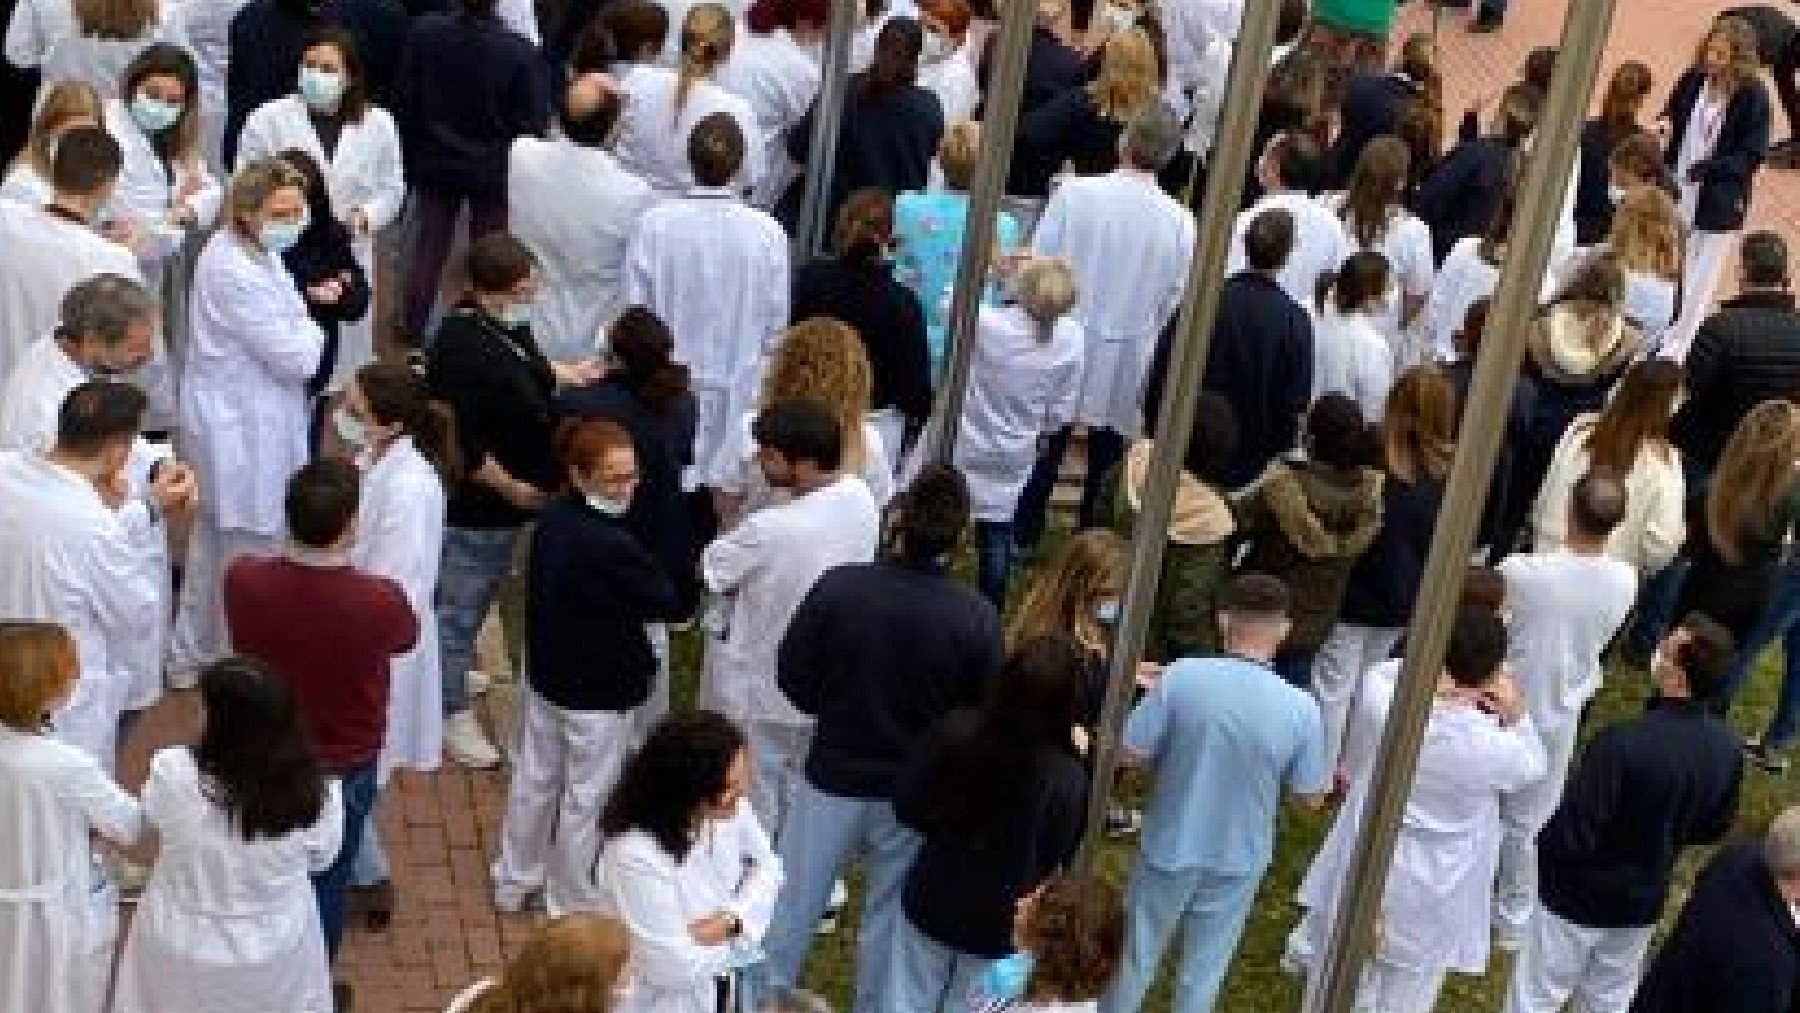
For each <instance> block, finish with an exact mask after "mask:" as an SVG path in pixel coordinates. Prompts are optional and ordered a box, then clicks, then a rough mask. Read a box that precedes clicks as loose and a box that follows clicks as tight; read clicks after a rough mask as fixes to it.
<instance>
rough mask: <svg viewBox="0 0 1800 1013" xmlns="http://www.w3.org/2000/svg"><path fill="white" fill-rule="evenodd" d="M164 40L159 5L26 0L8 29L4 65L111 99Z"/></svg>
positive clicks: (149, 1) (155, 0)
mask: <svg viewBox="0 0 1800 1013" xmlns="http://www.w3.org/2000/svg"><path fill="white" fill-rule="evenodd" d="M166 36H167V29H166V27H165V25H164V23H163V5H162V3H161V0H26V2H24V3H21V4H19V5H18V6H17V7H15V8H13V17H12V21H11V22H9V23H8V24H7V26H6V59H7V62H9V63H11V64H12V65H13V66H15V67H21V68H25V67H35V68H37V70H38V72H39V73H40V74H42V75H43V79H44V80H45V81H64V80H77V81H86V82H87V83H89V84H91V85H93V86H94V87H95V88H98V89H99V90H100V92H101V94H108V95H109V94H112V93H113V92H114V91H117V90H118V87H119V78H120V75H122V74H123V73H124V71H125V67H126V66H127V65H128V64H130V63H131V61H132V60H133V59H135V58H136V57H137V55H138V54H139V53H141V52H143V51H144V50H145V49H146V48H148V47H149V46H151V45H153V44H154V43H157V42H160V41H162V40H163V39H164V38H165V37H166Z"/></svg>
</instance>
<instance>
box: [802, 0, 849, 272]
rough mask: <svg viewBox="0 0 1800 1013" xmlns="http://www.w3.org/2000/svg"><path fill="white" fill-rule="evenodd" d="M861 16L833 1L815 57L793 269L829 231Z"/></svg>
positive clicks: (819, 248)
mask: <svg viewBox="0 0 1800 1013" xmlns="http://www.w3.org/2000/svg"><path fill="white" fill-rule="evenodd" d="M861 13H862V2H861V0H837V2H836V3H834V4H832V5H831V16H830V17H829V18H827V19H826V21H825V45H824V47H823V48H822V49H821V51H820V53H819V72H820V76H819V97H818V100H817V101H816V102H815V103H814V104H813V121H812V139H811V140H810V141H809V142H807V148H806V180H805V183H804V184H803V186H802V188H801V190H800V217H799V220H798V221H796V222H795V223H794V266H796V267H798V266H799V265H801V264H803V263H805V262H806V261H808V260H811V259H813V258H814V257H818V256H822V255H823V254H824V252H825V236H826V234H827V233H829V232H830V231H831V229H830V226H829V223H828V222H826V220H825V204H826V201H827V200H828V199H829V197H830V196H831V177H832V175H833V173H835V172H836V171H837V142H838V126H839V125H840V124H842V123H843V121H844V91H845V89H846V88H847V87H848V85H849V81H850V40H851V36H852V35H853V34H854V33H855V31H856V21H857V17H858V16H859V15H860V14H861Z"/></svg>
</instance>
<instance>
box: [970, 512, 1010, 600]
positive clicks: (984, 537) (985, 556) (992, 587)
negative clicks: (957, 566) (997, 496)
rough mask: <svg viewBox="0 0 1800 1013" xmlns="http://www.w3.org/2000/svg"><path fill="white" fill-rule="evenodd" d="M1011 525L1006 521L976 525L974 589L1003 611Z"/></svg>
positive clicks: (979, 522)
mask: <svg viewBox="0 0 1800 1013" xmlns="http://www.w3.org/2000/svg"><path fill="white" fill-rule="evenodd" d="M1012 561H1013V526H1012V524H1011V523H1010V522H1007V521H976V522H975V566H976V574H975V587H976V588H977V589H978V590H980V591H981V593H982V594H983V595H986V596H987V600H988V601H991V602H993V603H994V608H996V609H999V610H1001V611H1003V612H1004V611H1005V610H1006V578H1007V575H1008V574H1009V573H1011V571H1012Z"/></svg>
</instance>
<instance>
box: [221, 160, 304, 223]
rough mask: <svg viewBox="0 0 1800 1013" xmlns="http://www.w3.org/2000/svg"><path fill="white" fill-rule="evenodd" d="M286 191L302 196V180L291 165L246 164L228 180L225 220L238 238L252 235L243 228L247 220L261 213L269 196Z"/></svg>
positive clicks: (258, 162)
mask: <svg viewBox="0 0 1800 1013" xmlns="http://www.w3.org/2000/svg"><path fill="white" fill-rule="evenodd" d="M288 187H293V188H294V189H296V190H299V191H300V192H301V193H302V194H304V193H305V192H306V177H305V176H302V175H300V170H298V169H296V168H294V167H293V165H291V164H289V163H287V162H284V161H282V160H281V159H279V158H259V159H257V160H256V161H254V162H249V163H247V164H246V165H244V167H243V168H241V169H239V170H238V171H237V175H235V176H233V177H231V190H230V191H229V192H228V193H227V194H226V195H225V208H226V220H227V221H228V222H230V224H231V228H232V229H233V230H234V231H236V232H237V233H238V234H239V235H243V236H250V235H252V232H251V231H250V230H248V228H247V226H248V221H249V218H250V216H251V215H254V214H256V213H257V212H258V211H261V210H262V206H263V204H264V203H265V202H266V201H268V199H269V196H270V195H271V194H273V193H274V192H275V191H277V190H285V189H287V188H288Z"/></svg>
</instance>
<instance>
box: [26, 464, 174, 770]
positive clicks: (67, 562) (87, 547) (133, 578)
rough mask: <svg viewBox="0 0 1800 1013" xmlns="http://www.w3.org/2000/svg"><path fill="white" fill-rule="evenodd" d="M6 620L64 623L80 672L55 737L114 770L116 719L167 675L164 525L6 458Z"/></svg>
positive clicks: (56, 471)
mask: <svg viewBox="0 0 1800 1013" xmlns="http://www.w3.org/2000/svg"><path fill="white" fill-rule="evenodd" d="M0 503H4V504H6V509H5V510H3V511H0V616H6V617H7V618H10V619H34V620H42V621H45V622H54V623H60V624H61V625H62V626H63V627H64V628H65V629H67V630H68V631H69V634H70V636H72V637H74V638H75V648H76V653H77V657H78V660H79V661H80V665H81V673H80V677H79V678H78V679H77V681H76V684H75V692H74V694H73V696H72V697H71V698H70V700H69V702H68V704H66V705H65V706H64V707H63V709H62V710H61V711H58V712H57V713H56V715H55V716H54V720H53V727H54V728H55V732H56V737H57V738H59V739H61V740H63V741H64V742H67V743H69V744H70V745H73V746H77V747H79V748H81V749H83V750H85V751H87V753H88V754H89V755H91V756H93V757H94V758H95V759H96V760H98V761H99V762H100V763H101V764H102V765H103V766H105V767H107V768H108V769H111V766H112V762H113V757H114V754H115V752H116V751H117V735H118V723H119V715H120V713H121V712H122V711H124V710H126V709H127V707H128V706H129V705H130V704H131V703H133V702H134V701H133V700H132V699H131V698H132V695H133V690H134V689H137V688H141V687H142V686H144V685H146V684H151V683H153V682H154V681H155V680H158V679H159V678H160V676H161V668H160V667H159V666H160V664H161V661H162V644H161V638H160V636H159V634H160V632H161V629H162V617H161V614H160V610H159V609H157V608H156V607H155V605H154V603H156V602H159V601H162V600H163V599H164V598H165V597H166V596H165V594H164V592H163V589H162V586H161V585H162V582H163V581H164V580H166V576H167V570H166V568H164V567H163V566H162V565H161V561H162V559H163V555H162V552H161V544H162V540H163V531H162V525H161V524H159V523H157V522H156V521H155V520H153V519H152V518H151V515H150V511H149V509H148V507H147V506H146V504H145V503H143V502H142V501H135V502H131V503H127V504H126V505H125V506H124V507H122V508H121V509H119V510H118V511H117V512H114V511H113V510H110V509H108V508H107V506H106V505H105V504H104V503H102V502H101V500H100V494H99V493H98V492H97V491H95V489H94V486H93V484H92V483H91V482H89V481H88V480H87V479H86V478H83V477H82V476H80V475H77V474H76V473H75V472H73V471H70V470H69V469H67V468H65V467H63V466H61V465H58V464H53V463H51V462H50V461H49V460H48V459H47V458H45V457H43V456H42V455H39V454H35V453H27V452H23V451H16V450H9V451H0Z"/></svg>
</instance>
